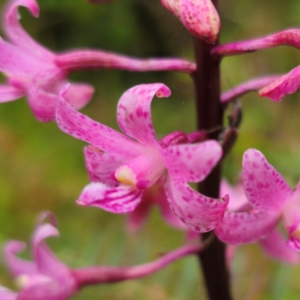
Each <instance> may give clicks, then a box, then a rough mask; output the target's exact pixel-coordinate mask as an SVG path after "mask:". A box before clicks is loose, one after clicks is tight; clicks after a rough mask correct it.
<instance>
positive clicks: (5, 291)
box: [0, 286, 19, 300]
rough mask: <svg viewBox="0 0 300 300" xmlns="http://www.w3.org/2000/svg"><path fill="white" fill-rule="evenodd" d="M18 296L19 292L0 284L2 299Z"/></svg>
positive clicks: (13, 299) (10, 299)
mask: <svg viewBox="0 0 300 300" xmlns="http://www.w3.org/2000/svg"><path fill="white" fill-rule="evenodd" d="M17 297H18V294H17V293H14V292H12V291H10V290H8V289H6V288H4V287H3V286H0V299H1V300H16V299H17ZM18 299H19V298H18Z"/></svg>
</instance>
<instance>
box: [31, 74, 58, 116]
mask: <svg viewBox="0 0 300 300" xmlns="http://www.w3.org/2000/svg"><path fill="white" fill-rule="evenodd" d="M61 75H62V74H61V73H60V71H59V70H54V69H52V68H51V69H49V70H46V71H43V72H42V73H40V74H38V75H37V76H36V77H35V78H34V79H33V81H32V82H31V84H30V86H29V90H28V102H29V105H30V108H31V109H32V111H33V114H34V115H35V117H36V118H37V119H38V120H39V121H41V122H51V121H53V120H55V111H56V106H57V103H58V101H59V95H58V91H57V90H56V88H55V87H56V86H57V84H58V81H59V77H60V76H61Z"/></svg>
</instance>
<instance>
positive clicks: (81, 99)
mask: <svg viewBox="0 0 300 300" xmlns="http://www.w3.org/2000/svg"><path fill="white" fill-rule="evenodd" d="M65 85H66V83H65V82H62V83H61V86H62V87H64V86H65ZM59 90H61V89H59ZM94 91H95V90H94V88H93V87H92V86H91V85H89V84H85V83H70V84H69V86H68V89H67V90H66V93H65V94H64V98H65V99H66V101H67V102H68V103H70V104H71V105H72V106H73V107H74V108H75V109H76V110H80V109H81V108H83V107H84V106H85V105H86V104H87V103H89V102H90V100H91V98H92V97H93V94H94Z"/></svg>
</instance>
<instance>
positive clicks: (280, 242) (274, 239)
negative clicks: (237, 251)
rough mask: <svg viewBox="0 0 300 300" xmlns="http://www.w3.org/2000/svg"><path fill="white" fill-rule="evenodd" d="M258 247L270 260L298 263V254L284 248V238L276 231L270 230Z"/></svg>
mask: <svg viewBox="0 0 300 300" xmlns="http://www.w3.org/2000/svg"><path fill="white" fill-rule="evenodd" d="M260 245H261V247H262V248H263V249H264V251H265V252H266V253H267V254H268V255H269V256H271V257H272V258H275V259H279V260H281V261H283V262H287V263H291V264H296V263H298V262H299V258H300V257H299V255H298V253H297V252H295V251H294V250H291V249H290V248H288V247H287V246H286V242H285V237H284V236H283V235H282V234H281V232H280V231H279V230H278V229H274V230H272V231H271V232H270V233H269V234H268V235H267V236H266V237H265V238H264V239H262V240H260Z"/></svg>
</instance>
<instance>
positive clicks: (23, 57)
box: [0, 39, 49, 78]
mask: <svg viewBox="0 0 300 300" xmlns="http://www.w3.org/2000/svg"><path fill="white" fill-rule="evenodd" d="M47 67H49V64H48V63H45V62H43V61H40V60H38V59H36V58H35V57H34V56H31V55H28V54H27V53H24V52H23V51H22V50H21V49H20V48H17V47H16V46H14V45H11V44H9V43H7V42H5V41H3V40H1V39H0V71H1V72H3V73H5V74H6V75H7V76H8V77H11V76H14V77H16V76H19V77H20V78H22V77H25V78H28V77H32V76H33V74H36V73H39V72H40V71H41V70H42V69H43V68H47Z"/></svg>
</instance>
